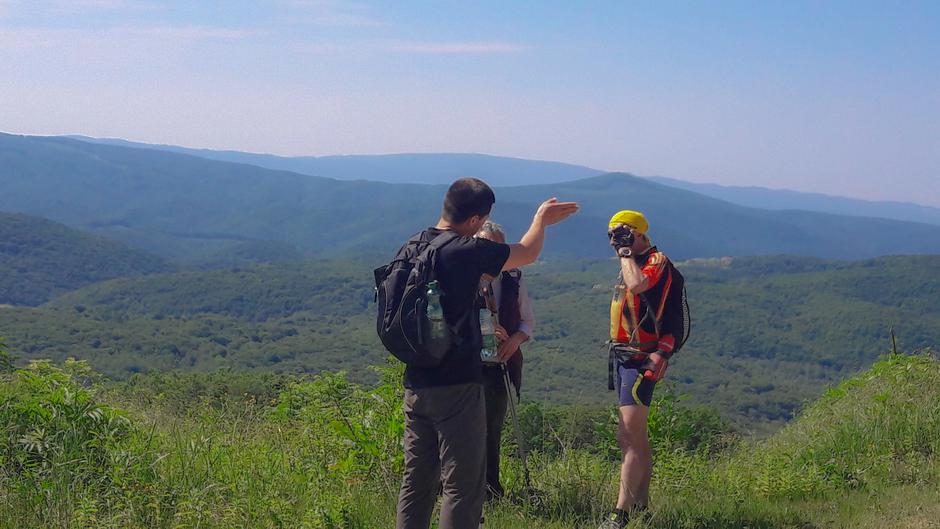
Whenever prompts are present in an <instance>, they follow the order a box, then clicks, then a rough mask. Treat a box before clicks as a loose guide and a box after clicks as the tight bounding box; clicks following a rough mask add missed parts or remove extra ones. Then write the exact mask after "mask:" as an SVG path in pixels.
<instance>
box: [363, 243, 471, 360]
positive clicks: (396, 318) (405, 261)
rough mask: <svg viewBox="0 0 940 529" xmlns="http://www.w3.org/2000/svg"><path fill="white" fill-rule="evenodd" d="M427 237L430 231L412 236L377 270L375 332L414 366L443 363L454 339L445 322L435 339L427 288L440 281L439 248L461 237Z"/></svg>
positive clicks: (387, 345) (385, 343)
mask: <svg viewBox="0 0 940 529" xmlns="http://www.w3.org/2000/svg"><path fill="white" fill-rule="evenodd" d="M428 237H429V234H428V232H426V231H424V232H421V233H419V234H417V235H415V236H413V237H411V238H410V239H408V241H407V242H406V243H405V244H404V246H402V247H401V249H399V250H398V253H397V254H396V255H395V258H394V259H392V262H390V263H389V264H387V265H385V266H381V267H379V268H376V269H375V300H376V302H377V304H378V316H377V318H376V331H377V332H378V334H379V338H380V339H381V340H382V344H383V345H385V348H386V349H388V352H390V353H392V355H394V356H395V358H397V359H399V360H401V361H402V362H404V363H405V364H406V365H408V366H411V367H435V366H437V365H440V363H441V360H443V359H444V356H445V355H446V354H447V352H448V351H449V350H450V349H451V345H452V343H453V339H454V338H453V330H452V328H451V327H450V325H444V329H445V332H444V336H442V337H438V338H432V336H431V322H430V320H429V319H428V298H427V291H428V283H430V282H431V281H434V280H435V279H436V277H435V268H436V265H437V257H438V255H439V251H440V249H441V248H442V247H444V245H446V244H448V243H449V242H451V241H453V240H454V239H456V238H458V237H459V235H458V234H457V233H454V232H452V231H445V232H443V233H441V234H440V235H438V236H437V237H434V239H433V240H428ZM445 295H446V293H445Z"/></svg>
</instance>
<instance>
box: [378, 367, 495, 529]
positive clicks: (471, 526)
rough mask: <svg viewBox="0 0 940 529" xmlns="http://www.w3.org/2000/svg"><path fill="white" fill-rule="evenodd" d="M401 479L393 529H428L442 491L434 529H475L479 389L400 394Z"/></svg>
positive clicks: (479, 509)
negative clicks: (402, 398)
mask: <svg viewBox="0 0 940 529" xmlns="http://www.w3.org/2000/svg"><path fill="white" fill-rule="evenodd" d="M404 445H405V474H404V477H403V478H402V483H401V491H400V492H399V494H398V516H397V520H396V525H395V527H396V529H428V527H429V526H430V523H431V512H432V511H433V509H434V504H435V502H436V500H437V495H438V493H439V492H440V491H441V487H443V502H442V503H441V519H440V523H439V524H438V528H439V529H477V527H478V526H479V524H480V515H481V514H482V513H483V494H484V479H485V468H484V464H485V459H486V412H485V407H484V402H483V386H482V385H480V384H460V385H456V386H439V387H431V388H418V389H414V390H411V389H406V390H405V438H404Z"/></svg>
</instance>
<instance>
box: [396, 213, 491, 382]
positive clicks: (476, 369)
mask: <svg viewBox="0 0 940 529" xmlns="http://www.w3.org/2000/svg"><path fill="white" fill-rule="evenodd" d="M442 232H443V230H439V229H437V228H429V229H428V237H429V239H433V238H434V237H435V236H437V235H439V234H440V233H442ZM507 259H509V245H506V244H500V243H495V242H493V241H489V240H487V239H476V238H473V237H459V238H457V239H454V240H453V241H451V242H450V243H448V244H447V245H445V246H444V247H443V248H442V249H441V251H440V254H439V255H438V257H437V269H436V270H435V273H436V275H437V279H438V281H439V282H440V285H441V291H442V292H443V295H442V296H441V306H442V307H443V308H444V321H446V322H447V323H448V324H449V325H451V326H452V327H453V328H454V332H455V335H456V336H455V343H454V346H453V348H452V349H451V351H450V352H449V353H448V354H447V356H445V357H444V360H443V362H441V365H439V366H437V367H432V368H414V367H407V368H405V387H406V388H424V387H431V386H451V385H454V384H470V383H482V381H483V378H482V368H483V363H482V362H481V361H480V349H481V347H482V343H483V339H482V337H481V335H480V309H479V305H478V304H477V296H479V293H480V278H481V277H482V276H483V274H488V275H491V276H493V277H496V276H498V275H499V272H500V271H501V270H502V269H503V265H504V264H505V263H506V260H507Z"/></svg>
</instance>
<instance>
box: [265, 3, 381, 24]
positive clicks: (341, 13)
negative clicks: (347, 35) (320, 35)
mask: <svg viewBox="0 0 940 529" xmlns="http://www.w3.org/2000/svg"><path fill="white" fill-rule="evenodd" d="M281 5H283V6H284V7H286V8H288V9H289V10H290V16H289V17H286V18H285V19H286V20H288V21H290V22H300V23H307V24H313V25H317V26H329V27H376V26H385V25H388V24H387V22H385V21H383V20H380V19H378V18H376V17H374V16H373V15H372V14H371V13H370V8H369V6H366V5H363V4H359V3H355V2H347V1H343V0H281Z"/></svg>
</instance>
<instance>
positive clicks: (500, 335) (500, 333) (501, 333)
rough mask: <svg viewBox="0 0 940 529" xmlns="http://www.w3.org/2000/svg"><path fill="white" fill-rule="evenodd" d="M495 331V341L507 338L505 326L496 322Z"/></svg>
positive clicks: (502, 340) (503, 340)
mask: <svg viewBox="0 0 940 529" xmlns="http://www.w3.org/2000/svg"><path fill="white" fill-rule="evenodd" d="M495 331H496V332H495V333H494V334H495V335H496V341H497V342H499V343H503V342H505V341H506V340H507V339H508V338H509V333H508V332H506V328H505V327H503V326H502V325H500V324H498V323H497V324H496V329H495Z"/></svg>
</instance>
